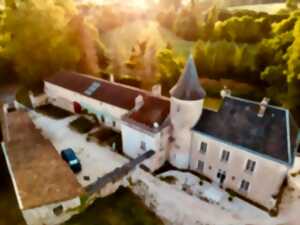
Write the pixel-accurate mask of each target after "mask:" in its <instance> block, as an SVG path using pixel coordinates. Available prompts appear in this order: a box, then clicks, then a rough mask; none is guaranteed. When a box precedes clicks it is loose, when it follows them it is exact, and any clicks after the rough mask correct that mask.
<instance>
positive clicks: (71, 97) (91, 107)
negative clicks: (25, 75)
mask: <svg viewBox="0 0 300 225" xmlns="http://www.w3.org/2000/svg"><path fill="white" fill-rule="evenodd" d="M45 93H46V94H47V96H48V98H49V102H51V103H52V104H53V105H56V106H58V107H60V108H63V109H65V110H67V111H70V112H73V113H74V105H73V104H74V102H78V103H79V104H80V105H81V106H82V107H83V108H84V109H87V110H88V112H90V113H93V114H95V115H96V116H97V118H98V120H99V121H100V122H101V123H103V124H105V125H106V126H108V127H113V128H115V129H116V130H119V131H120V130H121V118H122V116H124V115H125V114H127V113H128V111H127V110H125V109H121V108H119V107H116V106H113V105H109V104H107V103H104V102H101V101H99V100H96V99H93V98H88V97H86V96H84V95H81V94H79V93H76V92H74V91H70V90H67V89H65V88H62V87H59V86H56V85H53V84H50V83H49V82H45Z"/></svg>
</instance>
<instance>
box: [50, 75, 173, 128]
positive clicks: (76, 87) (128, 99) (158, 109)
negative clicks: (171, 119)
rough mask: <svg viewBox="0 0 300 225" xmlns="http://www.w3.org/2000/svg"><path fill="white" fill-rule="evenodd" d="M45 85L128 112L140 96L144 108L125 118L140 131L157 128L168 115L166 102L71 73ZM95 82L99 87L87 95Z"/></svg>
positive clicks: (157, 97)
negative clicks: (155, 124)
mask: <svg viewBox="0 0 300 225" xmlns="http://www.w3.org/2000/svg"><path fill="white" fill-rule="evenodd" d="M45 81H46V82H50V83H52V84H55V85H58V86H60V87H63V88H65V89H68V90H71V91H74V92H77V93H80V94H82V95H84V96H87V97H90V98H93V99H96V100H99V101H102V102H105V103H107V104H110V105H113V106H117V107H119V108H122V109H125V110H128V111H131V110H132V109H133V108H134V107H135V99H136V97H138V96H139V95H141V96H142V97H143V98H144V106H143V107H142V108H140V109H139V110H138V111H135V112H133V113H132V114H130V115H128V118H129V119H131V120H133V121H135V122H136V123H137V124H138V125H139V124H140V125H142V126H143V127H152V125H153V123H154V122H158V123H159V124H160V123H161V121H164V120H165V118H166V117H167V116H168V114H169V109H170V103H169V100H168V99H167V98H164V97H161V96H154V95H152V93H151V92H147V91H144V90H141V89H138V88H134V87H130V86H127V85H123V84H119V83H115V82H109V81H106V80H103V79H99V78H95V77H91V76H88V75H85V74H80V73H76V72H70V71H62V72H59V73H57V74H55V75H54V76H52V77H50V78H47V79H46V80H45ZM94 82H98V83H100V87H99V88H98V89H96V91H94V92H92V94H91V95H87V90H88V89H89V87H90V86H91V84H93V83H94Z"/></svg>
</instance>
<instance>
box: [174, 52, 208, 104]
mask: <svg viewBox="0 0 300 225" xmlns="http://www.w3.org/2000/svg"><path fill="white" fill-rule="evenodd" d="M170 94H171V96H172V97H175V98H178V99H180V100H187V101H191V100H200V99H203V98H204V97H205V96H206V92H205V90H204V89H203V87H202V86H201V84H200V82H199V78H198V73H197V68H196V65H195V61H194V58H193V56H192V55H190V57H189V59H188V61H187V63H186V65H185V68H184V72H183V74H182V75H181V77H180V79H179V80H178V82H177V84H176V85H175V86H174V87H173V88H172V90H171V91H170Z"/></svg>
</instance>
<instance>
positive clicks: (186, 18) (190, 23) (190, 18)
mask: <svg viewBox="0 0 300 225" xmlns="http://www.w3.org/2000/svg"><path fill="white" fill-rule="evenodd" d="M173 30H174V32H175V34H176V35H178V36H179V37H182V38H183V39H185V40H188V41H196V40H197V39H198V38H199V26H198V21H197V17H196V16H195V15H194V14H193V13H192V12H191V11H190V10H186V9H184V10H182V11H181V12H180V14H179V15H178V16H177V18H176V20H175V23H174V27H173Z"/></svg>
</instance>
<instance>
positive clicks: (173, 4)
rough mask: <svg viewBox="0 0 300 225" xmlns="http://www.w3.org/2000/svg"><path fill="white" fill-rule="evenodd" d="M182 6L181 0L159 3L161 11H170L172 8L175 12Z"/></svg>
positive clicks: (161, 1) (161, 0) (167, 0)
mask: <svg viewBox="0 0 300 225" xmlns="http://www.w3.org/2000/svg"><path fill="white" fill-rule="evenodd" d="M181 5H182V1H181V0H160V1H159V8H160V9H161V10H169V9H170V8H173V9H175V10H178V9H179V8H180V7H181Z"/></svg>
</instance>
